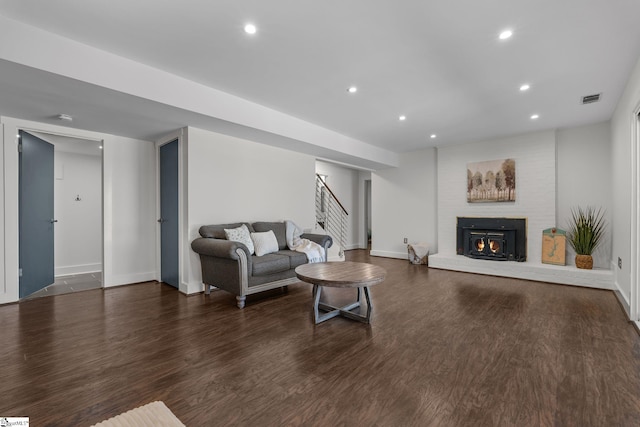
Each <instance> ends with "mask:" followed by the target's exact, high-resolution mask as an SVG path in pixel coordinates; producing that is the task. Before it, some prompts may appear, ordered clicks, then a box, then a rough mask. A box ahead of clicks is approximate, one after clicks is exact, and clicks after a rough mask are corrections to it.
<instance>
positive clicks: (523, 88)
mask: <svg viewBox="0 0 640 427" xmlns="http://www.w3.org/2000/svg"><path fill="white" fill-rule="evenodd" d="M530 87H531V86H529V85H528V84H526V83H525V84H523V85H522V86H520V91H521V92H524V91H526V90H529V88H530Z"/></svg>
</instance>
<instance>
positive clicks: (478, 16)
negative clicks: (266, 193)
mask: <svg viewBox="0 0 640 427" xmlns="http://www.w3.org/2000/svg"><path fill="white" fill-rule="evenodd" d="M0 14H1V15H4V16H5V17H8V18H10V19H13V20H16V21H20V22H23V23H26V24H29V25H32V26H35V27H39V28H41V29H43V30H46V31H48V32H51V33H55V34H58V35H61V36H64V37H67V38H70V39H73V40H77V41H80V42H82V43H84V44H86V45H90V46H93V47H95V48H98V49H101V50H104V51H108V52H111V53H114V54H116V55H119V56H122V57H125V58H129V59H132V60H135V61H137V62H140V63H143V64H147V65H150V66H152V67H155V68H158V69H161V70H164V71H167V72H170V73H173V74H175V75H178V76H182V77H184V78H187V79H190V80H192V81H195V82H198V83H201V84H204V85H207V86H210V87H213V88H216V89H219V90H221V91H224V92H227V93H229V94H232V95H236V96H238V97H241V98H244V99H246V100H250V101H253V102H255V103H258V104H261V105H263V106H266V107H269V108H271V109H274V110H277V111H280V112H283V113H286V114H288V115H291V116H294V117H297V118H300V119H303V120H305V121H307V122H310V123H314V124H316V125H319V126H322V127H325V128H327V129H330V130H333V131H336V132H338V133H340V134H343V135H346V136H349V137H351V138H353V139H355V140H359V141H362V142H365V143H367V144H371V145H374V146H378V147H382V148H386V149H388V150H391V151H395V152H406V151H411V150H416V149H420V148H423V147H428V146H440V145H445V144H456V143H464V142H471V141H480V140H486V139H489V138H495V137H500V136H506V135H510V134H518V133H524V132H529V131H534V130H542V129H552V128H560V127H570V126H578V125H581V124H587V123H593V122H598V121H604V120H608V119H609V118H610V117H611V115H612V114H613V110H614V108H615V106H616V104H617V102H618V99H619V97H620V95H621V93H622V91H623V89H624V85H625V84H626V81H627V79H628V77H629V75H630V72H631V70H632V68H633V66H634V65H635V64H636V62H637V60H638V58H639V56H640V25H638V23H637V17H638V16H640V2H639V1H637V0H562V1H558V0H537V1H527V2H525V1H513V0H492V1H478V0H449V1H446V0H431V1H426V0H404V1H395V2H392V1H382V0H350V1H335V0H328V1H327V0H325V1H311V0H296V1H285V0H269V1H265V0H247V1H242V0H217V1H211V0H201V1H194V0H182V1H177V0H174V1H163V2H159V1H157V0H136V1H130V0H108V1H107V0H91V1H78V0H57V1H55V2H43V1H41V0H21V1H10V0H0ZM247 22H253V23H255V24H256V26H257V27H258V33H257V34H255V35H254V36H249V35H247V34H245V33H244V32H243V26H244V24H245V23H247ZM506 28H509V29H512V30H513V33H514V35H513V37H512V38H511V39H509V40H506V41H500V40H498V34H499V32H500V31H502V30H503V29H506ZM523 83H529V84H530V85H531V89H530V90H529V91H528V92H524V93H521V92H520V91H519V89H518V88H519V87H520V85H521V84H523ZM350 85H356V86H357V87H358V92H357V93H356V94H353V95H352V94H349V93H347V88H348V87H349V86H350ZM594 93H602V100H601V101H600V102H598V103H595V104H591V105H581V104H580V100H581V97H582V96H583V95H589V94H594ZM0 95H1V96H0V114H3V115H9V116H14V117H19V118H25V119H30V120H44V118H47V117H48V118H51V117H52V116H54V115H56V114H58V113H65V112H67V113H68V112H75V114H74V115H76V116H81V117H83V119H84V120H85V123H87V124H88V126H90V130H96V131H104V132H110V133H115V134H119V135H126V136H132V137H137V138H155V137H157V136H159V135H160V134H162V133H163V132H166V131H168V130H171V129H175V128H178V127H181V126H185V125H191V126H196V127H197V126H201V127H203V128H211V126H212V125H211V122H212V120H213V121H215V119H216V118H215V117H202V116H199V115H198V114H195V113H189V112H188V111H184V110H180V109H178V108H172V106H171V105H161V104H158V103H153V102H151V101H146V100H144V99H139V98H135V97H134V96H131V95H129V94H126V93H119V92H115V91H106V90H105V89H104V88H100V87H95V86H92V85H90V84H86V83H83V82H80V81H75V80H72V79H67V78H65V77H62V76H55V75H49V74H47V73H45V72H43V71H39V70H34V69H26V68H25V67H21V66H19V65H17V64H13V63H11V62H9V61H4V60H0ZM534 113H537V114H539V115H540V118H539V119H538V120H536V121H532V120H531V119H530V116H531V115H532V114H534ZM401 114H404V115H406V116H407V120H406V121H404V122H400V121H399V120H398V116H399V115H401ZM105 117H108V118H109V120H105ZM432 133H435V134H437V138H435V139H431V138H430V137H429V135H431V134H432Z"/></svg>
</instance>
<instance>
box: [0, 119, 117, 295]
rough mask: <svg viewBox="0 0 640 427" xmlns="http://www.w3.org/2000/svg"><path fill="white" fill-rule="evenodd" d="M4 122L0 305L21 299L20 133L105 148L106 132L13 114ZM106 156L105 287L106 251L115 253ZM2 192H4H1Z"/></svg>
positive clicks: (104, 277) (108, 262)
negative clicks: (88, 142) (76, 140)
mask: <svg viewBox="0 0 640 427" xmlns="http://www.w3.org/2000/svg"><path fill="white" fill-rule="evenodd" d="M0 119H1V122H2V125H3V126H2V136H3V137H2V141H3V147H2V150H1V152H2V155H1V157H2V159H1V160H2V162H3V166H4V176H0V188H1V191H3V192H4V200H5V203H4V209H3V210H2V213H1V214H0V220H2V221H0V238H2V237H4V239H3V241H4V245H3V246H2V249H1V251H0V252H3V253H0V255H1V256H3V259H4V265H2V258H0V272H1V273H3V274H4V288H2V286H0V304H4V303H9V302H16V301H19V274H18V272H19V271H18V270H19V255H18V252H19V251H18V249H19V235H18V225H19V212H18V197H19V188H18V180H19V178H18V174H19V156H18V142H19V138H18V132H19V131H21V130H22V131H26V132H41V133H47V134H53V135H59V136H66V137H72V138H82V139H88V140H92V141H96V142H101V144H102V146H103V147H105V139H104V135H103V134H99V133H97V132H90V131H83V130H79V129H74V128H67V127H63V126H56V125H49V124H45V123H38V122H32V121H28V120H21V119H14V118H11V117H4V116H2V117H0ZM104 156H105V153H104V152H103V155H102V272H103V274H102V284H101V286H102V287H104V284H105V282H107V278H108V274H109V273H110V270H109V266H110V265H111V260H110V259H109V258H108V256H107V255H106V254H109V253H111V252H110V251H111V244H110V239H109V238H108V236H107V235H106V232H105V231H106V230H107V229H110V227H109V224H110V217H109V216H108V215H107V209H108V207H109V206H110V203H109V202H110V199H109V198H108V197H107V196H108V194H110V189H109V188H105V183H106V182H107V180H106V179H105V170H104ZM0 195H1V194H0Z"/></svg>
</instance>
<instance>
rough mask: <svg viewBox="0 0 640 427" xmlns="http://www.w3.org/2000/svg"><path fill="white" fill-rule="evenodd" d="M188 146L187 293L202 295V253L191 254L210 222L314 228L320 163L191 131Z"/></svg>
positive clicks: (216, 135)
mask: <svg viewBox="0 0 640 427" xmlns="http://www.w3.org/2000/svg"><path fill="white" fill-rule="evenodd" d="M187 133H188V135H187V138H186V144H185V146H186V147H187V148H186V150H187V156H188V159H187V164H188V166H187V168H186V182H187V183H188V184H187V186H188V197H187V199H188V202H187V203H188V208H187V211H188V224H189V225H188V227H189V234H188V236H189V238H188V239H186V241H185V242H184V245H185V248H184V249H185V250H186V251H188V252H186V253H190V263H189V266H188V267H187V268H188V270H189V271H188V277H187V278H183V279H182V280H183V282H184V281H185V280H186V283H185V284H184V285H185V287H186V289H187V291H186V293H194V292H200V291H202V275H201V270H200V260H199V258H198V255H197V254H196V253H195V252H193V251H192V250H191V247H190V244H191V242H192V241H193V239H195V238H197V237H199V234H198V229H199V228H200V226H202V225H206V224H220V223H229V222H239V221H246V222H253V221H282V220H285V219H289V220H293V221H294V222H296V224H298V226H300V227H301V228H311V229H313V228H314V222H315V193H314V192H315V159H314V158H313V157H311V156H308V155H305V154H300V153H295V152H293V151H288V150H284V149H280V148H274V147H270V146H267V145H262V144H259V143H257V142H252V141H246V140H242V139H238V138H234V137H230V136H227V135H222V134H217V133H213V132H209V131H204V130H201V129H196V128H188V130H187Z"/></svg>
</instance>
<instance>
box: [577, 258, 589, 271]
mask: <svg viewBox="0 0 640 427" xmlns="http://www.w3.org/2000/svg"><path fill="white" fill-rule="evenodd" d="M576 267H578V268H584V269H585V270H591V269H592V268H593V257H592V256H591V255H576Z"/></svg>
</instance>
